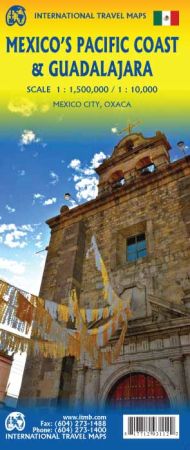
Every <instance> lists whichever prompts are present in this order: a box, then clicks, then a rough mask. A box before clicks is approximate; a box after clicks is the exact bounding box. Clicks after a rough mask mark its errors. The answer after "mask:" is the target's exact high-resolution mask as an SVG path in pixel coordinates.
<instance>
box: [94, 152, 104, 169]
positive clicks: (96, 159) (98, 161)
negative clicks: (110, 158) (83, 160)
mask: <svg viewBox="0 0 190 450" xmlns="http://www.w3.org/2000/svg"><path fill="white" fill-rule="evenodd" d="M105 158H106V155H105V154H104V153H103V152H99V153H95V155H94V156H93V158H92V160H91V167H92V168H93V169H96V168H97V167H98V166H100V164H102V162H103V160H104V159H105Z"/></svg>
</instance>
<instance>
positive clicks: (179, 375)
mask: <svg viewBox="0 0 190 450" xmlns="http://www.w3.org/2000/svg"><path fill="white" fill-rule="evenodd" d="M171 363H172V365H173V368H174V382H175V384H176V391H177V398H176V400H177V402H178V403H182V404H185V403H187V399H188V392H187V385H186V377H185V369H184V363H183V356H178V357H174V358H171Z"/></svg>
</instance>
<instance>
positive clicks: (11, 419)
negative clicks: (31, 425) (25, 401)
mask: <svg viewBox="0 0 190 450" xmlns="http://www.w3.org/2000/svg"><path fill="white" fill-rule="evenodd" d="M25 425H26V424H25V418H24V414H22V413H21V412H18V411H14V412H12V413H10V414H9V415H8V416H7V417H6V419H5V428H6V430H7V431H13V430H15V429H16V430H18V431H23V430H24V428H25Z"/></svg>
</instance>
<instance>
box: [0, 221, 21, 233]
mask: <svg viewBox="0 0 190 450" xmlns="http://www.w3.org/2000/svg"><path fill="white" fill-rule="evenodd" d="M16 229H17V227H16V225H15V224H14V223H8V224H7V223H2V225H0V233H5V231H14V230H16Z"/></svg>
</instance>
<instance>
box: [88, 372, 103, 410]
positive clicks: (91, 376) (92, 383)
mask: <svg viewBox="0 0 190 450" xmlns="http://www.w3.org/2000/svg"><path fill="white" fill-rule="evenodd" d="M99 390H100V369H93V368H88V369H87V370H86V375H85V391H84V401H85V404H87V405H89V404H91V405H95V404H96V403H97V402H98V395H99Z"/></svg>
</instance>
